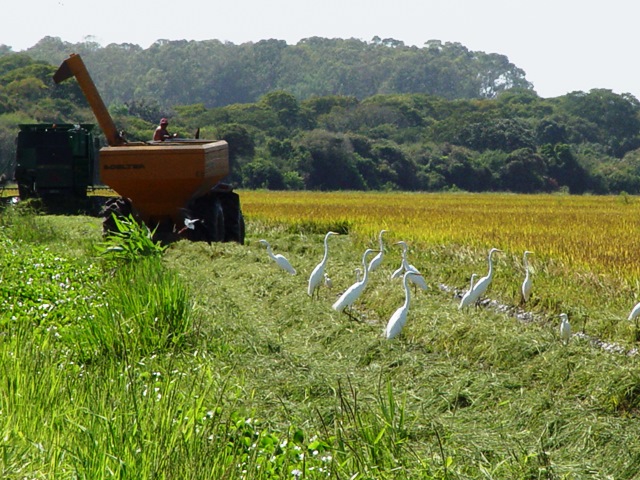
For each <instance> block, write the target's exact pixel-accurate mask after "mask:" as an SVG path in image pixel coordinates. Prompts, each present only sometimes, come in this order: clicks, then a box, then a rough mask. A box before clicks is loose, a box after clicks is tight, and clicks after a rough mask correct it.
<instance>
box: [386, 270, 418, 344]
mask: <svg viewBox="0 0 640 480" xmlns="http://www.w3.org/2000/svg"><path fill="white" fill-rule="evenodd" d="M416 276H418V274H417V273H415V272H412V271H407V272H405V274H404V276H403V278H402V284H403V286H404V304H402V306H401V307H400V308H398V309H397V310H396V311H395V312H393V315H391V318H390V319H389V322H388V323H387V328H385V330H384V335H385V337H386V338H387V340H391V339H392V338H395V337H396V336H398V334H399V333H400V332H401V331H402V328H403V327H404V324H405V323H406V322H407V313H408V312H409V302H410V300H411V293H410V292H409V279H410V278H411V277H416Z"/></svg>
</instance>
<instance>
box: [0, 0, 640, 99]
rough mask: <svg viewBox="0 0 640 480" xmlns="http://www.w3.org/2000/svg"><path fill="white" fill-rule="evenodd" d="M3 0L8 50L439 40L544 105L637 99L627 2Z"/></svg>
mask: <svg viewBox="0 0 640 480" xmlns="http://www.w3.org/2000/svg"><path fill="white" fill-rule="evenodd" d="M6 1H7V2H10V4H9V5H8V6H7V5H4V8H3V10H4V12H3V14H2V16H1V17H0V45H2V44H4V45H8V46H10V47H11V48H12V49H13V51H16V52H17V51H22V50H25V49H27V48H29V47H32V46H33V45H35V44H36V43H37V42H38V41H39V40H41V39H42V38H44V37H46V36H50V37H59V38H60V39H61V40H63V41H65V42H70V43H77V42H82V41H87V40H90V41H94V42H97V43H99V44H100V45H102V46H107V45H109V44H111V43H118V44H120V43H131V44H136V45H140V46H141V47H143V48H148V47H149V46H150V45H151V44H153V43H154V42H155V41H156V40H159V39H166V40H209V39H217V40H221V41H224V42H231V43H234V44H241V43H245V42H258V41H260V40H265V39H278V40H285V41H286V42H287V43H288V44H296V43H298V42H299V41H300V40H301V39H304V38H309V37H324V38H357V39H360V40H363V41H370V40H371V39H372V38H373V37H375V36H378V37H380V38H394V39H396V40H401V41H403V42H404V43H405V44H406V45H415V46H418V47H422V46H423V45H424V44H425V42H427V41H428V40H440V41H442V42H443V43H444V42H457V43H460V44H462V45H464V46H465V47H467V48H468V49H469V50H473V51H482V52H485V53H497V54H501V55H505V56H507V57H508V58H509V61H510V62H511V63H513V64H515V65H516V66H517V67H519V68H521V69H522V70H524V72H525V74H526V78H527V80H529V82H531V83H533V86H534V89H535V91H536V92H537V93H538V95H540V96H541V97H544V98H550V97H557V96H560V95H564V94H566V93H569V92H573V91H577V90H580V91H584V92H588V91H589V90H591V89H593V88H605V89H609V90H612V91H613V92H614V93H618V94H622V93H630V94H632V95H634V96H635V97H636V98H637V99H640V64H639V60H640V59H639V55H638V51H637V47H638V39H639V38H640V29H639V28H638V25H637V22H638V18H640V2H634V1H630V0H608V1H606V2H587V1H585V0H579V1H578V0H422V1H421V0H394V1H389V0H387V1H381V0H270V1H268V2H267V1H264V0H231V1H230V0H227V1H226V2H220V1H218V0H179V1H175V0H174V1H169V0H155V1H149V0H129V1H122V0H111V1H106V2H104V1H103V2H95V3H94V1H92V0H6ZM69 53H72V52H69Z"/></svg>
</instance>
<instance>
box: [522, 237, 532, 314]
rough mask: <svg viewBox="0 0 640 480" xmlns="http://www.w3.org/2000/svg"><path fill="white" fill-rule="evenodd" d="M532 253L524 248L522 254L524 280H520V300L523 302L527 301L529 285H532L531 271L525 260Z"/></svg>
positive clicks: (529, 290)
mask: <svg viewBox="0 0 640 480" xmlns="http://www.w3.org/2000/svg"><path fill="white" fill-rule="evenodd" d="M531 254H533V252H530V251H529V250H525V252H524V255H523V256H522V263H523V264H524V271H525V276H524V281H523V282H522V289H521V290H522V301H523V302H528V301H529V297H530V296H531V287H532V284H533V282H532V280H531V272H530V271H529V262H527V256H528V255H531Z"/></svg>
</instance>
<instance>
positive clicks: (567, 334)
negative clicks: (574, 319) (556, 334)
mask: <svg viewBox="0 0 640 480" xmlns="http://www.w3.org/2000/svg"><path fill="white" fill-rule="evenodd" d="M560 318H561V319H562V323H561V324H560V339H561V340H562V342H563V343H564V344H565V345H566V344H567V343H569V339H570V338H571V324H570V323H569V318H568V317H567V314H566V313H561V314H560Z"/></svg>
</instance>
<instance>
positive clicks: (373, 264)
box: [369, 230, 388, 272]
mask: <svg viewBox="0 0 640 480" xmlns="http://www.w3.org/2000/svg"><path fill="white" fill-rule="evenodd" d="M386 232H388V230H380V234H379V235H378V243H379V244H380V250H379V253H378V254H377V255H376V256H375V257H373V259H372V260H371V262H369V271H370V272H373V271H374V270H375V269H376V268H378V267H379V266H380V264H381V263H382V257H384V244H383V243H382V234H383V233H386Z"/></svg>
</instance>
